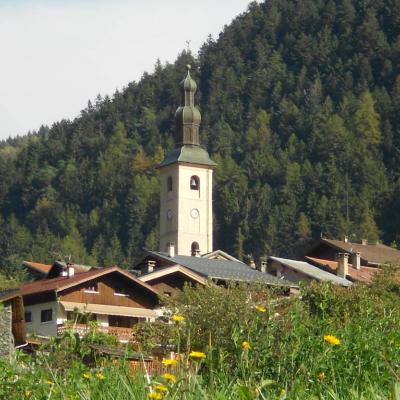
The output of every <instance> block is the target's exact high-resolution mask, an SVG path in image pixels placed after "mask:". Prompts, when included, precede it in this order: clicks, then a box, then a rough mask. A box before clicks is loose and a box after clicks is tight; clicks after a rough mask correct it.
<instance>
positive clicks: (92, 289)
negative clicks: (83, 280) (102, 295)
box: [85, 282, 99, 293]
mask: <svg viewBox="0 0 400 400" xmlns="http://www.w3.org/2000/svg"><path fill="white" fill-rule="evenodd" d="M85 293H99V287H98V285H97V283H96V282H89V283H88V285H87V286H86V287H85Z"/></svg>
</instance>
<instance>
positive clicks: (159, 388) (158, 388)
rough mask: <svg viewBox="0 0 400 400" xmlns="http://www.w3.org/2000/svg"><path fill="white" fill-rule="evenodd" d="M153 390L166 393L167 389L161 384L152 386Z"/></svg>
mask: <svg viewBox="0 0 400 400" xmlns="http://www.w3.org/2000/svg"><path fill="white" fill-rule="evenodd" d="M153 389H154V390H155V391H156V392H168V388H167V387H166V386H165V385H162V384H158V385H154V386H153Z"/></svg>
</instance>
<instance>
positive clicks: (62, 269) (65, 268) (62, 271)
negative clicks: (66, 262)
mask: <svg viewBox="0 0 400 400" xmlns="http://www.w3.org/2000/svg"><path fill="white" fill-rule="evenodd" d="M60 276H68V267H62V268H61V273H60Z"/></svg>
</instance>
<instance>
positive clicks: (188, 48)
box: [186, 40, 191, 51]
mask: <svg viewBox="0 0 400 400" xmlns="http://www.w3.org/2000/svg"><path fill="white" fill-rule="evenodd" d="M190 42H191V40H186V50H187V51H190Z"/></svg>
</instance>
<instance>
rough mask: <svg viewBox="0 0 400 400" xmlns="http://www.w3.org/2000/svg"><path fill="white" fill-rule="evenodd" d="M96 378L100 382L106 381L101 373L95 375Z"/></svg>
mask: <svg viewBox="0 0 400 400" xmlns="http://www.w3.org/2000/svg"><path fill="white" fill-rule="evenodd" d="M96 377H97V378H98V379H100V380H101V381H104V380H105V379H106V377H105V376H104V375H103V374H102V373H101V372H99V373H97V374H96Z"/></svg>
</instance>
